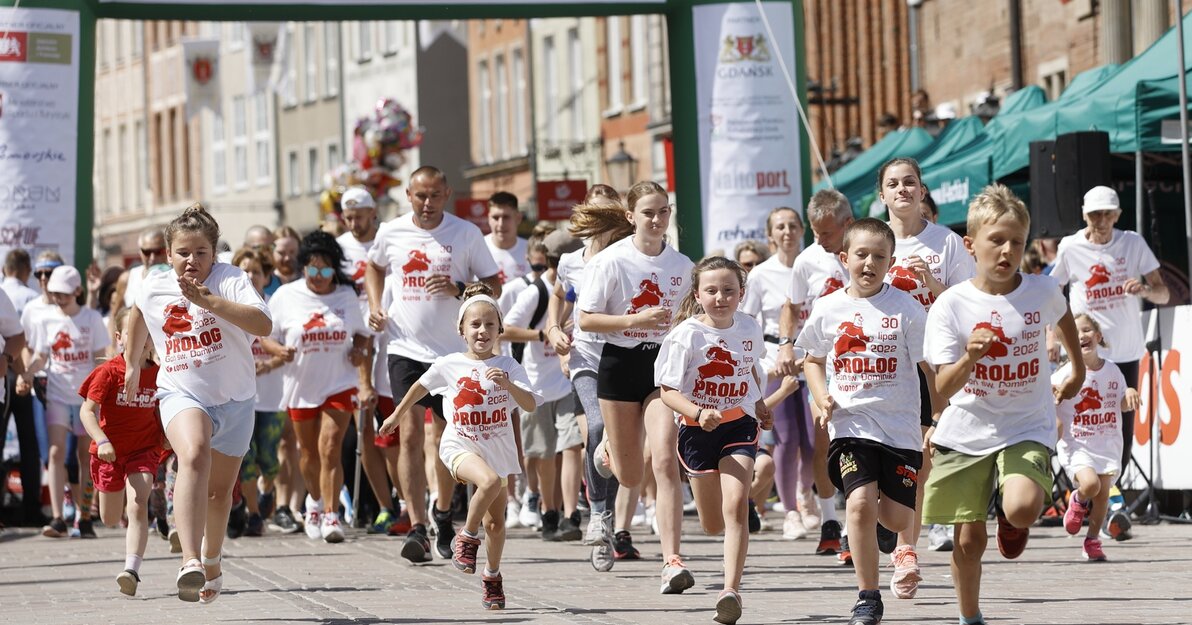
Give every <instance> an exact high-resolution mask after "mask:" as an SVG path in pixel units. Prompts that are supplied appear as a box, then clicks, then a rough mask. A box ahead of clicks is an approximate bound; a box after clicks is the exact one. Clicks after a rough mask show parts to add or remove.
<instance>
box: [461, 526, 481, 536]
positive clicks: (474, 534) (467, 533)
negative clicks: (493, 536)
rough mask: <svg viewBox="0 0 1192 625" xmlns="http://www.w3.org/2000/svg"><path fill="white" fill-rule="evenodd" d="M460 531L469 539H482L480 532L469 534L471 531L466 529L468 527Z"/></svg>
mask: <svg viewBox="0 0 1192 625" xmlns="http://www.w3.org/2000/svg"><path fill="white" fill-rule="evenodd" d="M460 531H462V532H463V533H464V536H467V537H468V538H480V532H479V531H476V532H469V531H468V528H466V527H465V528H463V529H462V530H460Z"/></svg>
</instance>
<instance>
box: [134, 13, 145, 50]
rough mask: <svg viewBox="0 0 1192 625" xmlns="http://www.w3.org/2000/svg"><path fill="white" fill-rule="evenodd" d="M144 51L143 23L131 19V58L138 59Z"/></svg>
mask: <svg viewBox="0 0 1192 625" xmlns="http://www.w3.org/2000/svg"><path fill="white" fill-rule="evenodd" d="M144 53H145V23H144V22H142V21H139V20H133V21H132V58H133V59H134V60H135V59H139V58H141V55H142V54H144Z"/></svg>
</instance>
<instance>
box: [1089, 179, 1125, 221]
mask: <svg viewBox="0 0 1192 625" xmlns="http://www.w3.org/2000/svg"><path fill="white" fill-rule="evenodd" d="M1081 210H1083V211H1084V214H1085V215H1087V214H1089V213H1092V212H1094V211H1117V210H1122V203H1121V201H1120V200H1118V194H1117V191H1114V190H1113V189H1110V188H1109V187H1106V186H1103V185H1102V186H1096V187H1093V188H1091V189H1089V190H1088V193H1085V194H1084V205H1083V206H1081Z"/></svg>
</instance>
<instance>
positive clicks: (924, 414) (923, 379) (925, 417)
mask: <svg viewBox="0 0 1192 625" xmlns="http://www.w3.org/2000/svg"><path fill="white" fill-rule="evenodd" d="M915 371H917V372H918V373H919V425H921V426H923V427H925V428H929V427H931V387H930V386H928V384H927V374H926V373H923V369H921V368H919V366H918V365H915Z"/></svg>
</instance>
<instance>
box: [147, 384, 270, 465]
mask: <svg viewBox="0 0 1192 625" xmlns="http://www.w3.org/2000/svg"><path fill="white" fill-rule="evenodd" d="M157 399H158V404H159V406H160V407H161V427H162V428H163V429H165V430H166V432H167V433H168V432H169V427H170V421H172V420H173V419H174V417H176V416H178V414H179V413H181V412H182V411H183V410H187V409H190V408H195V409H198V410H201V411H203V412H204V413H205V414H206V415H207V416H208V417H209V418H210V419H211V448H212V449H214V450H215V451H218V452H219V453H221V454H223V455H225V456H235V457H237V458H240V457H242V456H244V454H246V453H248V446H249V443H251V442H252V430H253V425H254V424H255V422H256V419H255V418H254V415H253V408H254V407H255V406H256V400H257V398H256V397H255V396H254V397H249V398H248V399H244V400H241V401H230V402H227V403H225V404H220V405H218V406H204V405H203V404H201V403H200V402H199V400H197V399H195V398H193V397H191V396H190V395H187V394H185V393H178V392H163V393H161V394H160V395H158V397H157Z"/></svg>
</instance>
